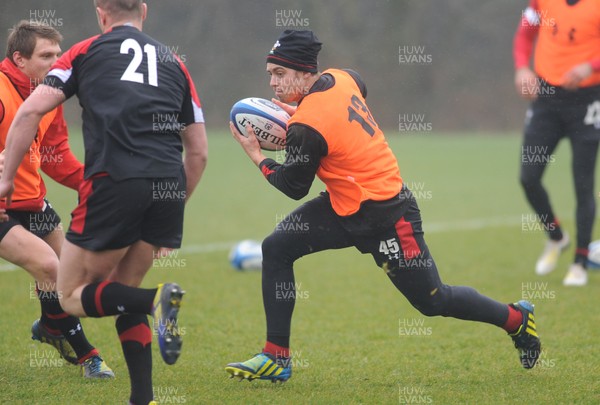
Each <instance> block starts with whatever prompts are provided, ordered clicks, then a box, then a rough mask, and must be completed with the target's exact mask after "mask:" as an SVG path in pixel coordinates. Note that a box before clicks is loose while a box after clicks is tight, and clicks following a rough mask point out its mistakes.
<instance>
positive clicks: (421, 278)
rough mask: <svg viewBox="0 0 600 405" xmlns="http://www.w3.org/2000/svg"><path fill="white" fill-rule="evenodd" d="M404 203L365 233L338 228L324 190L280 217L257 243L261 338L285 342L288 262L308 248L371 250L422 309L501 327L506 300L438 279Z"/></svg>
mask: <svg viewBox="0 0 600 405" xmlns="http://www.w3.org/2000/svg"><path fill="white" fill-rule="evenodd" d="M406 204H410V206H409V207H408V210H407V211H406V213H405V215H404V216H403V217H402V218H400V220H399V221H398V222H397V223H396V224H395V226H392V227H390V229H386V230H383V231H380V232H377V234H373V235H369V236H364V235H360V236H359V235H352V234H351V233H349V232H348V231H347V230H346V229H345V228H344V227H342V225H341V224H340V223H339V221H338V218H339V217H337V215H336V214H335V212H334V211H333V209H332V207H331V203H330V200H329V197H328V196H327V195H326V194H322V195H320V196H319V197H317V198H315V199H313V200H311V201H308V202H307V203H305V204H303V205H302V206H300V207H299V208H297V209H296V210H295V211H293V212H292V213H291V214H289V215H288V216H287V217H286V218H284V219H283V220H282V221H281V222H280V223H279V224H278V225H277V227H276V229H275V231H274V232H273V233H272V234H271V235H269V236H268V237H267V238H266V239H265V240H264V241H263V245H262V249H263V273H262V291H263V303H264V308H265V313H266V318H267V340H269V341H271V342H273V343H275V344H279V345H282V346H289V336H290V325H291V319H292V312H293V310H294V304H295V299H294V298H295V289H294V286H295V281H294V270H293V264H294V262H295V261H296V260H297V259H299V258H300V257H302V256H305V255H307V254H310V253H315V252H319V251H323V250H328V249H341V248H346V247H350V246H354V247H356V248H357V249H358V250H360V251H361V252H362V253H370V254H371V255H373V258H374V259H375V262H376V263H377V265H378V266H380V267H382V268H383V269H384V270H385V271H386V274H387V275H388V277H389V278H390V280H391V281H392V283H393V284H394V285H395V286H396V288H397V289H398V290H399V291H400V292H401V293H402V294H404V296H405V297H406V298H407V299H408V300H409V301H410V303H411V304H412V305H413V306H414V307H415V308H416V309H418V310H419V311H420V312H421V313H422V314H424V315H427V316H436V315H441V316H448V317H454V318H459V319H465V320H471V321H479V322H486V323H491V324H493V325H496V326H503V325H504V323H505V322H506V320H507V318H508V306H507V305H506V304H503V303H500V302H497V301H494V300H492V299H490V298H487V297H485V296H483V295H481V294H479V293H478V292H477V291H475V290H474V289H472V288H470V287H456V286H448V285H446V284H443V283H442V281H441V280H440V277H439V274H438V271H437V268H436V266H435V262H434V260H433V258H432V257H431V254H430V253H429V249H428V248H427V245H426V244H425V240H424V239H423V231H422V230H421V215H420V212H419V209H418V207H417V203H416V201H415V200H414V198H413V199H411V200H409V201H407V202H406ZM339 271H343V269H339ZM332 288H336V286H332ZM291 291H293V293H291ZM286 343H287V344H286Z"/></svg>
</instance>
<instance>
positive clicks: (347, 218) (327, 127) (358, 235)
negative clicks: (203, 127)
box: [225, 30, 541, 381]
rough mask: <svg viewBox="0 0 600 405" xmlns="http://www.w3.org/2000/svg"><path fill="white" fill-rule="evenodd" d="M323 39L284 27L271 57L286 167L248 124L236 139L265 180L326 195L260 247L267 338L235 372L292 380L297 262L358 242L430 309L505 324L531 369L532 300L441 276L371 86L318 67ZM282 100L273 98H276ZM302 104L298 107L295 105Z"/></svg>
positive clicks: (294, 191) (297, 193) (534, 341)
mask: <svg viewBox="0 0 600 405" xmlns="http://www.w3.org/2000/svg"><path fill="white" fill-rule="evenodd" d="M320 49H321V42H319V40H318V39H317V37H316V36H315V35H314V34H313V33H312V32H311V31H292V30H287V31H285V32H284V33H283V34H282V35H281V36H280V37H279V39H278V40H277V42H275V45H274V46H273V49H272V50H271V51H270V52H269V54H268V56H267V72H268V74H269V75H270V76H271V80H270V85H271V87H272V89H273V91H274V92H275V95H276V97H277V98H278V99H279V101H276V102H277V103H278V104H279V105H280V106H281V107H283V108H284V109H286V111H288V113H289V114H290V115H292V118H291V119H290V121H289V123H288V127H287V135H286V136H287V142H286V160H285V162H284V163H283V164H279V163H277V162H276V161H275V160H273V159H270V158H267V157H265V156H264V155H263V153H262V151H261V149H260V145H259V143H258V141H257V139H256V137H255V136H254V133H253V131H252V129H251V128H249V127H248V128H247V135H248V136H247V137H245V136H243V135H242V134H241V133H240V132H239V131H237V129H236V128H235V126H234V125H233V124H232V123H231V124H230V128H231V132H232V134H233V136H234V137H235V139H236V140H237V141H238V142H239V143H240V144H241V146H242V148H243V149H244V151H245V152H246V154H247V155H248V156H249V157H250V159H251V160H252V161H253V162H254V163H255V164H256V165H257V166H258V167H259V168H260V170H261V172H262V174H263V175H264V176H265V178H266V179H267V181H269V183H271V184H272V185H273V186H275V187H276V188H277V189H279V190H280V191H281V192H283V193H285V194H286V195H287V196H289V197H291V198H294V199H301V198H302V197H304V196H306V195H307V193H308V191H309V189H310V187H311V184H312V182H313V180H314V179H315V176H317V177H319V178H320V179H321V180H322V181H323V182H324V183H325V185H326V190H327V191H326V192H323V193H321V194H320V195H319V196H318V197H316V198H314V199H312V200H310V201H308V202H306V203H305V204H303V205H301V206H300V207H298V208H297V209H296V210H295V211H293V212H292V213H291V214H289V215H288V216H287V217H286V218H284V219H283V221H285V222H288V223H289V222H293V221H301V222H302V225H303V226H302V230H303V231H302V232H289V231H286V229H287V228H286V227H279V226H278V227H277V228H276V229H275V231H274V232H273V233H272V234H271V235H269V236H268V237H267V238H266V239H265V240H264V241H263V244H262V249H263V273H262V293H263V303H264V308H265V313H266V321H267V341H266V344H265V346H264V348H263V350H262V353H260V354H257V355H256V356H254V357H252V358H251V359H249V360H247V361H244V362H240V363H230V364H228V365H227V367H226V368H225V370H226V371H227V372H228V373H229V374H230V375H231V377H234V376H237V377H239V378H240V379H242V378H246V379H249V380H253V379H263V380H271V381H286V380H287V379H289V378H290V377H291V375H292V366H291V361H290V360H291V358H290V349H289V348H290V325H291V319H292V312H293V310H294V303H295V294H292V297H291V298H290V297H289V296H290V295H289V294H286V297H285V298H282V297H281V294H278V292H279V291H278V288H280V287H278V286H282V285H285V286H289V287H288V288H292V291H294V290H293V286H294V285H295V283H294V270H293V264H294V262H295V261H296V260H297V259H299V258H300V257H302V256H305V255H308V254H312V253H315V252H319V251H323V250H327V249H341V248H346V247H351V246H353V247H356V248H357V249H358V250H359V251H360V252H362V253H369V254H371V255H372V256H373V258H374V259H375V262H376V263H377V265H378V266H380V267H381V268H383V270H384V271H385V273H386V275H387V276H388V277H389V279H390V280H391V281H392V283H393V284H394V285H395V286H396V288H397V289H398V290H399V291H400V292H401V293H402V294H404V296H405V297H406V298H407V299H408V300H409V301H410V303H411V304H412V305H413V306H414V307H415V308H416V309H418V310H419V311H420V312H421V313H422V314H424V315H426V316H437V315H441V316H446V317H454V318H458V319H464V320H470V321H478V322H485V323H489V324H492V325H496V326H498V327H501V328H503V329H504V330H505V331H507V332H508V334H509V335H510V336H511V338H512V340H513V342H514V345H515V347H516V348H517V349H518V351H519V357H520V361H521V364H522V366H523V367H524V368H527V369H529V368H532V367H533V366H534V365H535V363H536V362H537V360H538V358H539V356H540V350H541V345H540V340H539V338H538V335H537V332H536V325H535V319H534V316H533V305H531V304H530V303H529V302H527V301H519V302H518V303H515V304H508V305H507V304H503V303H500V302H497V301H494V300H492V299H490V298H487V297H485V296H483V295H481V294H479V293H478V292H477V291H475V290H474V289H473V288H470V287H458V286H449V285H446V284H444V283H442V281H441V280H440V277H439V275H438V271H437V268H436V265H435V262H434V261H433V258H432V256H431V254H430V252H429V248H428V247H427V245H426V243H425V240H424V238H423V231H422V229H421V216H420V212H419V208H418V207H417V203H416V201H415V198H414V196H413V195H412V194H411V192H410V190H409V189H408V188H407V187H406V185H404V184H403V181H402V178H401V177H400V170H399V168H398V163H397V161H396V157H395V156H394V154H393V153H392V151H391V149H390V148H389V146H388V144H387V142H386V140H385V137H384V135H383V132H382V131H381V129H380V128H379V126H378V125H377V123H376V122H375V120H374V118H373V116H372V115H371V113H370V111H369V108H368V107H367V104H366V101H365V97H366V95H367V88H366V86H365V83H364V82H363V81H362V79H361V78H360V77H359V75H358V74H357V73H356V72H354V71H352V70H339V69H328V70H325V71H324V72H323V73H320V72H319V71H318V64H317V55H318V53H319V51H320ZM274 101H275V100H274ZM295 102H296V103H298V106H297V108H296V107H292V106H290V105H289V103H295Z"/></svg>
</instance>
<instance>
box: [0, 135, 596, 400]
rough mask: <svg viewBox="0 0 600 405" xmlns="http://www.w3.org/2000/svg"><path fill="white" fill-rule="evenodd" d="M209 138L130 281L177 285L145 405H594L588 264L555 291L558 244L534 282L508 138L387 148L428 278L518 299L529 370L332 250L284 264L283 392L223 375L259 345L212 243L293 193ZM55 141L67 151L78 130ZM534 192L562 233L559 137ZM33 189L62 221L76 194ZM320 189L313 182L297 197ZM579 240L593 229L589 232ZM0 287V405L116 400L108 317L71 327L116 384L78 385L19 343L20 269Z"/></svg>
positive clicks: (279, 210) (122, 391) (25, 321)
mask: <svg viewBox="0 0 600 405" xmlns="http://www.w3.org/2000/svg"><path fill="white" fill-rule="evenodd" d="M390 133H391V132H390ZM209 136H210V139H209V141H210V158H209V165H208V169H207V171H206V174H205V177H204V179H203V180H202V183H201V185H200V186H199V188H198V189H197V192H196V194H195V195H194V197H193V199H192V200H191V202H190V204H189V206H188V208H187V217H186V225H185V238H184V246H183V248H182V249H181V250H180V251H178V252H177V256H176V257H174V256H173V257H172V260H170V261H167V262H165V263H163V267H160V266H156V267H154V268H153V269H152V270H151V271H150V272H149V274H148V276H147V277H146V280H145V282H144V286H148V287H152V286H154V285H155V284H156V283H158V282H160V281H177V282H179V283H180V284H181V285H182V286H183V287H184V289H185V290H186V291H187V294H186V296H185V299H184V307H183V309H182V312H181V317H180V325H181V326H182V327H183V332H184V333H185V336H184V339H185V340H184V351H183V353H182V356H181V358H180V359H179V361H178V363H177V364H176V365H174V366H166V365H165V364H164V363H163V362H162V361H161V359H160V354H159V353H158V350H157V347H156V345H154V349H153V350H154V386H155V392H156V397H157V398H156V399H157V400H158V402H159V403H162V404H172V403H187V404H232V403H245V404H280V403H282V404H309V403H310V404H398V403H421V404H426V403H429V404H464V403H469V404H514V403H531V404H569V403H577V404H597V403H600V382H599V379H598V377H599V375H600V354H599V351H598V341H597V340H598V337H599V333H598V325H599V324H600V312H599V311H598V310H597V306H598V297H599V296H600V272H592V274H591V275H590V283H589V285H588V286H587V287H585V288H581V289H566V288H564V287H563V286H562V278H563V276H564V273H565V271H566V268H567V266H568V265H569V263H570V260H571V258H572V255H573V248H572V247H571V249H569V251H568V252H567V253H566V254H565V255H563V257H562V258H561V260H560V266H559V268H558V269H557V270H556V271H555V272H554V273H551V274H550V275H548V276H546V277H543V278H542V277H538V276H536V275H535V274H534V271H533V266H534V263H535V260H536V258H537V255H538V254H539V253H540V251H541V249H542V247H543V244H544V235H543V233H542V232H541V231H539V230H536V229H535V227H534V229H532V227H531V225H530V224H531V223H533V221H532V220H531V218H530V216H529V215H531V214H532V212H531V210H530V209H529V208H528V206H527V204H526V202H525V199H524V196H523V193H522V191H521V189H520V186H519V184H518V165H519V148H520V139H519V137H518V136H516V135H510V136H509V135H500V136H492V135H482V136H469V135H435V134H430V133H426V134H417V135H413V136H407V135H402V136H400V135H398V134H397V132H396V134H394V135H390V136H389V142H390V145H391V146H392V147H393V149H394V151H395V153H396V155H397V156H398V159H399V161H400V166H401V171H402V175H403V177H404V179H405V181H406V182H407V183H408V184H409V185H410V186H411V187H412V188H413V190H416V191H418V192H416V194H417V197H418V198H419V201H420V202H419V204H420V207H421V212H422V216H423V219H424V229H425V232H426V240H427V241H428V244H429V246H430V248H431V251H432V254H433V257H434V258H435V260H436V263H437V265H438V268H439V270H440V274H441V276H442V279H443V280H444V281H445V282H446V283H449V284H462V285H469V286H472V287H475V288H476V289H478V290H479V291H480V292H481V293H484V294H486V295H489V296H491V297H493V298H495V299H498V300H500V301H503V302H512V301H516V300H519V299H521V298H523V297H525V298H531V300H532V301H533V302H534V303H535V304H536V319H537V324H538V332H539V333H540V336H541V338H542V343H543V353H542V358H541V360H540V363H539V365H538V366H537V367H536V368H535V369H533V370H530V371H526V370H523V369H522V368H521V366H520V364H519V361H518V356H517V351H516V350H515V349H514V348H513V347H512V342H511V340H510V338H509V337H507V336H506V334H505V332H503V331H502V330H500V329H499V328H496V327H493V326H490V325H484V324H478V323H470V322H464V321H458V320H454V319H445V318H426V317H424V316H422V315H421V314H420V313H419V312H418V311H416V310H415V309H413V308H412V307H411V306H410V305H409V304H408V303H407V301H406V300H405V299H404V297H403V296H401V295H400V294H399V293H398V292H397V291H396V289H395V288H394V287H393V285H392V284H391V283H390V282H389V281H388V280H387V277H385V276H384V274H383V272H382V271H381V270H380V269H379V268H377V267H376V266H375V265H374V263H373V261H372V259H371V258H370V257H368V256H364V255H361V254H360V253H359V252H358V251H356V250H354V249H346V250H341V251H329V252H323V253H319V254H315V255H312V256H309V257H305V258H303V259H301V260H300V261H298V262H297V264H296V282H297V283H301V291H302V294H299V297H300V298H299V299H298V300H297V305H296V309H295V316H294V321H293V325H292V332H293V335H292V351H293V352H294V353H295V354H296V358H295V360H294V363H293V364H294V366H295V368H294V375H293V377H292V379H291V380H289V381H288V382H287V383H285V384H270V383H268V382H264V381H254V382H252V383H248V382H247V381H243V382H237V380H230V379H228V376H227V374H226V373H225V371H224V370H223V368H224V366H225V364H226V363H228V362H232V361H241V360H246V359H247V358H249V357H250V356H252V355H253V354H255V353H256V352H258V351H260V349H261V348H262V345H263V343H264V337H265V331H264V314H263V308H262V299H261V291H260V273H258V272H237V271H234V270H232V269H231V268H230V266H229V264H228V261H227V254H228V247H229V246H230V245H231V244H232V243H233V242H235V241H238V240H242V239H247V238H251V239H258V240H260V239H262V238H263V237H265V236H266V235H268V234H269V233H270V232H271V230H272V229H273V228H274V227H275V224H276V221H277V219H278V218H281V216H282V215H284V214H285V213H287V212H289V211H290V210H291V209H293V208H294V207H295V206H296V205H297V203H296V202H294V201H292V200H289V199H287V198H286V197H285V196H284V195H283V194H281V193H279V192H278V191H276V190H275V189H273V188H272V187H271V186H270V185H269V184H268V183H267V182H265V181H264V180H263V178H262V176H261V175H260V172H259V171H258V170H257V169H256V168H255V167H253V166H252V164H251V163H250V161H249V160H248V159H247V158H246V156H245V155H244V154H243V152H242V150H241V149H240V148H239V146H238V145H237V144H236V143H235V142H234V141H233V140H232V139H231V138H230V136H229V135H227V134H225V133H219V134H217V133H216V132H212V133H211V134H210V135H209ZM72 138H73V141H72V144H73V146H74V148H76V149H77V150H81V141H80V139H79V136H77V135H76V134H74V135H72ZM597 177H600V176H597ZM546 184H547V185H548V187H549V189H550V192H551V196H552V197H553V202H554V205H555V208H556V211H557V214H558V215H559V216H560V218H561V219H562V223H563V224H564V226H565V228H566V229H567V231H568V232H569V233H570V234H571V235H572V236H573V235H574V223H573V217H574V199H573V195H572V194H573V191H572V190H573V187H572V181H571V177H570V149H569V147H568V145H567V144H561V146H560V148H559V150H558V151H557V152H556V159H555V162H554V163H553V164H552V165H551V166H550V167H549V169H548V172H547V174H546ZM48 186H49V198H50V200H51V201H52V203H53V204H54V206H55V208H57V210H58V211H59V212H60V213H61V215H62V217H63V223H64V227H65V228H66V227H67V226H68V222H69V221H68V218H69V212H70V210H71V209H72V208H73V207H74V205H75V203H76V196H75V194H74V193H73V192H71V191H65V189H63V188H61V187H59V186H56V185H54V184H52V183H51V182H48ZM322 188H323V187H322V184H320V183H319V182H315V184H314V185H313V190H312V193H311V195H315V194H316V193H317V192H318V191H320V190H321V189H322ZM598 189H599V190H600V187H598ZM594 239H600V227H598V226H597V227H596V229H595V234H594ZM0 268H2V269H4V270H9V269H10V267H9V266H7V265H5V264H4V265H2V266H1V267H0ZM0 285H1V286H2V292H3V294H2V298H3V299H2V304H3V305H2V311H1V312H2V315H1V320H2V325H3V333H2V334H0V403H2V404H12V403H21V404H44V405H50V404H125V403H127V399H128V394H129V379H128V375H127V369H126V365H125V363H124V360H123V357H122V353H121V349H120V345H119V343H118V339H117V337H116V333H115V330H114V326H113V324H114V321H113V320H112V319H110V318H104V319H100V320H96V319H85V320H83V325H84V327H85V329H86V332H87V335H88V337H89V338H90V340H91V341H92V343H93V344H95V345H96V346H97V347H98V348H99V349H100V351H101V353H102V355H103V356H104V358H105V359H106V360H107V362H108V363H109V365H110V366H111V367H112V368H113V369H114V371H115V373H116V375H117V378H116V379H115V380H113V381H87V380H84V379H83V378H82V377H80V375H79V373H78V371H79V370H78V369H77V368H75V367H73V366H70V365H67V364H65V363H64V362H61V361H60V359H59V358H58V357H57V355H56V353H55V352H54V351H53V350H54V349H52V348H51V347H50V346H48V345H40V344H37V343H34V342H32V341H31V339H30V333H29V328H30V326H31V322H32V321H33V320H34V319H36V318H37V317H38V315H39V305H38V302H37V300H36V299H32V298H31V294H32V279H31V278H30V277H29V276H28V275H27V274H26V273H25V272H24V271H22V270H16V271H3V272H0Z"/></svg>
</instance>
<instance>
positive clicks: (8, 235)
mask: <svg viewBox="0 0 600 405" xmlns="http://www.w3.org/2000/svg"><path fill="white" fill-rule="evenodd" d="M61 40H62V36H61V35H60V33H59V32H58V31H57V30H55V29H54V28H52V27H49V26H47V25H42V24H38V23H34V22H29V21H21V22H19V23H18V24H17V25H15V26H14V27H13V29H12V30H11V32H10V35H9V36H8V41H7V50H6V58H5V59H4V60H3V61H2V62H0V150H3V149H4V145H5V141H6V134H7V132H8V128H9V127H10V125H11V123H12V121H13V119H14V117H15V114H16V112H17V109H18V108H19V106H21V104H23V101H24V100H25V99H26V98H27V97H29V95H30V94H31V92H32V91H33V90H34V89H35V87H36V86H37V85H38V84H39V83H41V81H42V80H43V79H44V76H45V75H46V73H48V71H49V70H50V67H51V66H52V64H53V63H54V62H56V60H57V59H58V56H59V54H60V51H61V49H60V42H61ZM34 133H35V139H34V140H33V142H32V143H31V144H30V145H29V149H28V150H26V151H25V153H24V157H23V158H22V159H21V160H20V162H17V163H18V169H17V174H16V177H15V191H14V193H13V201H12V204H10V206H9V207H7V206H6V201H5V200H1V201H0V208H2V209H5V210H6V215H7V216H6V217H5V218H4V219H5V221H4V222H1V223H0V257H2V258H3V259H5V260H7V261H9V262H11V263H14V264H16V265H17V266H19V267H22V268H23V269H25V270H26V271H27V272H28V273H29V274H31V275H32V276H33V278H34V279H35V285H36V292H37V295H38V298H39V300H40V304H41V307H42V308H41V310H42V311H41V312H42V315H41V317H40V319H38V320H36V321H35V322H34V323H33V326H32V328H31V332H32V337H33V339H35V340H39V341H41V342H43V343H48V344H51V345H52V346H54V347H55V348H56V349H57V350H58V351H59V353H60V354H61V356H62V357H63V358H64V359H65V360H66V361H68V362H69V363H72V364H81V365H82V366H83V368H84V375H85V376H86V377H90V378H106V377H114V374H113V372H112V370H111V369H110V368H109V367H108V366H107V365H106V363H105V362H104V361H103V360H102V358H101V357H100V355H99V353H98V350H96V349H95V348H94V347H93V346H92V345H91V344H90V343H89V342H88V340H87V339H86V337H85V334H84V331H83V329H82V327H81V324H80V322H79V319H78V318H76V317H74V316H70V315H68V314H67V313H65V312H64V311H63V309H62V308H61V306H60V304H59V297H60V292H59V291H57V289H56V273H57V270H58V257H59V256H60V250H61V246H62V244H63V241H64V234H63V232H62V229H61V227H60V217H59V216H58V214H57V213H56V212H55V211H54V209H53V208H52V206H51V205H50V203H48V201H47V200H46V199H45V196H46V187H45V185H44V181H43V180H42V177H41V175H40V174H39V169H40V168H41V169H42V170H43V171H44V173H46V174H47V175H49V176H50V177H51V178H52V179H54V180H56V181H57V182H59V183H61V184H62V185H64V186H66V187H70V188H72V189H75V190H76V189H77V188H78V187H79V185H80V183H81V182H82V181H83V165H82V164H81V162H79V161H78V160H77V158H75V156H74V155H73V154H72V153H71V149H70V148H69V144H68V140H67V138H68V132H67V126H66V124H65V120H64V118H63V110H62V106H61V107H58V108H56V109H53V110H52V111H50V112H48V113H47V114H45V115H44V117H43V118H42V120H41V122H40V124H39V125H38V127H37V131H36V130H35V129H34ZM20 156H22V155H20ZM3 159H4V154H2V159H1V160H2V162H3Z"/></svg>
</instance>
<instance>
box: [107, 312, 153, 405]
mask: <svg viewBox="0 0 600 405" xmlns="http://www.w3.org/2000/svg"><path fill="white" fill-rule="evenodd" d="M115 326H116V328H117V333H118V334H119V340H120V341H121V347H122V348H123V355H124V356H125V362H126V363H127V368H128V370H129V379H130V381H131V396H130V398H129V401H130V402H131V403H132V404H136V405H142V404H143V405H146V404H147V403H148V402H150V401H152V399H153V391H152V331H151V330H150V326H149V324H148V317H147V316H146V315H142V314H125V315H120V316H119V317H117V322H116V325H115Z"/></svg>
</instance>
